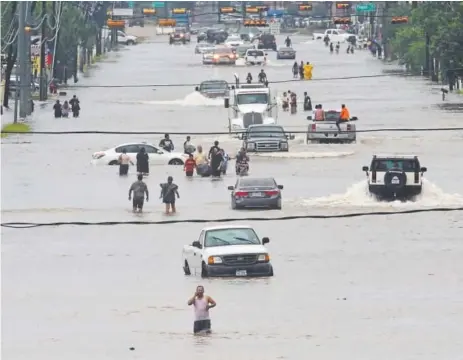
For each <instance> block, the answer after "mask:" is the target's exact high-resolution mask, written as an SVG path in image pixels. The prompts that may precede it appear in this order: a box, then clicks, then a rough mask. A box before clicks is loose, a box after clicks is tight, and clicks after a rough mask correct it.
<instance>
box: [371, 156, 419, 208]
mask: <svg viewBox="0 0 463 360" xmlns="http://www.w3.org/2000/svg"><path fill="white" fill-rule="evenodd" d="M362 170H363V171H365V173H366V175H367V178H368V191H369V192H370V194H372V195H373V196H375V197H376V198H377V199H378V200H389V201H391V200H401V201H406V200H413V199H414V198H415V197H416V196H417V195H419V194H421V191H422V189H423V174H424V173H425V172H426V171H427V168H425V167H422V166H421V165H420V162H419V160H418V156H416V155H373V158H372V160H371V164H370V166H369V167H368V166H364V167H363V168H362Z"/></svg>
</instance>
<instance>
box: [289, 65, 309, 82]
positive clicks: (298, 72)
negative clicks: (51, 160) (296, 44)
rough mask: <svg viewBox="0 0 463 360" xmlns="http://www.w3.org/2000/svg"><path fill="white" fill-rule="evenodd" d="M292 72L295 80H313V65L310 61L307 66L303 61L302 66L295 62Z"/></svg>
mask: <svg viewBox="0 0 463 360" xmlns="http://www.w3.org/2000/svg"><path fill="white" fill-rule="evenodd" d="M292 70H293V78H294V79H297V78H299V79H301V80H311V79H312V71H313V65H312V64H311V63H310V62H308V61H307V62H306V63H305V64H304V62H303V61H301V63H300V64H298V62H297V61H295V62H294V64H293V69H292Z"/></svg>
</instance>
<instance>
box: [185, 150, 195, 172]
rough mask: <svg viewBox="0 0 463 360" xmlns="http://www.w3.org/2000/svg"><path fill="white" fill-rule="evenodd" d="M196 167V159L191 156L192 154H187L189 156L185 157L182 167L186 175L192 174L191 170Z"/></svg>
mask: <svg viewBox="0 0 463 360" xmlns="http://www.w3.org/2000/svg"><path fill="white" fill-rule="evenodd" d="M195 168H196V161H195V159H194V158H193V154H190V155H189V158H188V159H186V161H185V165H184V167H183V169H184V170H185V175H186V176H188V177H192V176H193V172H194V170H195Z"/></svg>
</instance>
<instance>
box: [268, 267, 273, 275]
mask: <svg viewBox="0 0 463 360" xmlns="http://www.w3.org/2000/svg"><path fill="white" fill-rule="evenodd" d="M268 276H273V266H272V267H271V268H270V272H269V274H268Z"/></svg>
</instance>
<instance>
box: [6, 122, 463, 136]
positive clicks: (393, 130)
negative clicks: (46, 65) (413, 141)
mask: <svg viewBox="0 0 463 360" xmlns="http://www.w3.org/2000/svg"><path fill="white" fill-rule="evenodd" d="M311 124H312V123H311ZM428 131H463V127H445V128H383V129H362V130H348V131H343V130H341V131H340V132H339V133H340V134H345V133H374V132H428ZM260 132H262V133H265V134H268V133H278V134H279V133H281V131H280V130H276V131H272V130H262V131H260V130H258V129H256V130H253V133H256V134H257V133H260ZM286 132H287V133H288V134H307V130H305V131H304V130H295V131H286ZM166 133H169V134H170V135H235V134H240V133H246V131H245V130H242V131H234V132H231V133H230V132H228V131H216V132H214V131H209V132H194V131H192V132H188V131H181V132H175V131H173V132H170V131H167V130H163V131H106V130H76V131H29V132H27V133H24V132H17V131H8V130H2V134H37V135H65V134H66V135H82V134H105V135H163V134H166Z"/></svg>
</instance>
